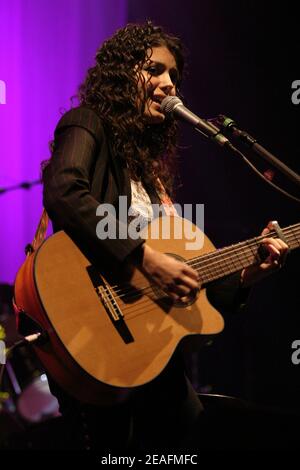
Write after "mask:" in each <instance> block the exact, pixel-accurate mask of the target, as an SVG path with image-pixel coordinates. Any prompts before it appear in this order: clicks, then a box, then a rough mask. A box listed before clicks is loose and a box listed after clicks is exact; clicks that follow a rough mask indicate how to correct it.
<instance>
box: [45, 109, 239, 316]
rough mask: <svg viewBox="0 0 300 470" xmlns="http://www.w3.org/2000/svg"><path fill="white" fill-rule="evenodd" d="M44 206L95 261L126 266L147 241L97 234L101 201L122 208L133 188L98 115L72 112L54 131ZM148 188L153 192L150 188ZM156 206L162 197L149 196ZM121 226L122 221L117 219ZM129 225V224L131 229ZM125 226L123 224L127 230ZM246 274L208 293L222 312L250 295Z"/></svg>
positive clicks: (56, 227) (88, 111)
mask: <svg viewBox="0 0 300 470" xmlns="http://www.w3.org/2000/svg"><path fill="white" fill-rule="evenodd" d="M43 181H44V193H43V202H44V207H45V209H46V210H47V212H48V214H49V217H50V218H51V219H52V223H53V228H54V231H57V230H60V229H62V230H64V231H65V232H66V233H67V234H68V235H69V236H70V237H71V238H72V239H73V241H74V242H75V243H76V244H77V245H78V246H79V248H80V249H81V251H82V252H83V253H84V254H85V256H86V257H87V258H88V259H89V260H90V261H91V262H96V263H97V262H100V263H101V264H103V262H104V261H105V260H108V261H109V262H110V263H111V262H113V261H115V262H117V263H122V262H123V261H124V260H125V259H126V257H127V256H128V255H130V254H131V253H132V252H133V250H135V249H136V248H137V247H138V246H139V245H141V244H142V243H143V242H144V240H143V239H141V238H140V239H138V240H133V239H131V238H130V237H127V239H124V240H123V239H108V238H107V239H105V240H100V239H99V238H98V237H97V234H96V226H97V223H98V222H99V220H101V219H100V218H99V216H97V215H96V209H97V207H98V206H99V204H100V203H109V204H112V205H114V206H116V207H118V198H119V196H121V195H123V196H127V204H128V207H129V206H130V204H131V187H130V179H129V174H128V171H127V168H126V165H124V163H123V162H122V161H121V159H119V158H118V157H117V156H116V155H114V153H113V151H112V148H111V145H110V143H109V141H108V139H107V137H106V135H105V131H104V128H103V125H102V123H101V120H100V118H99V117H98V115H97V114H96V113H95V112H94V111H93V110H91V109H88V108H84V107H79V108H75V109H72V110H70V111H68V112H67V113H66V114H64V116H63V117H62V118H61V120H60V121H59V123H58V125H57V127H56V129H55V133H54V151H53V155H52V158H51V160H50V161H49V163H48V165H47V166H46V168H45V170H44V173H43ZM147 189H148V188H147ZM149 196H150V199H151V201H152V202H153V203H158V202H159V199H158V197H157V195H156V194H155V192H149ZM111 217H112V219H111V220H112V221H115V222H116V224H117V225H121V224H122V222H120V221H119V220H118V214H116V218H114V216H113V215H112V216H111ZM126 227H127V225H126ZM124 228H125V227H124V226H123V229H124ZM239 278H240V273H236V274H234V275H231V276H228V277H227V278H226V279H224V280H222V281H221V282H220V281H218V282H215V283H214V284H212V285H211V286H210V288H208V289H207V293H208V296H209V298H210V300H211V301H212V303H213V304H214V305H215V306H216V307H217V308H218V309H219V310H223V311H224V310H236V309H237V308H238V307H240V305H241V303H243V302H244V299H245V298H246V296H247V290H245V289H240V288H239Z"/></svg>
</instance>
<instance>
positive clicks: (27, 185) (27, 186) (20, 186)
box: [0, 180, 41, 196]
mask: <svg viewBox="0 0 300 470" xmlns="http://www.w3.org/2000/svg"><path fill="white" fill-rule="evenodd" d="M37 184H41V180H34V181H23V183H19V184H15V185H13V186H8V187H6V188H0V196H1V194H5V193H7V192H8V191H15V190H16V189H30V188H32V186H35V185H37Z"/></svg>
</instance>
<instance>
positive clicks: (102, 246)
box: [43, 109, 144, 262]
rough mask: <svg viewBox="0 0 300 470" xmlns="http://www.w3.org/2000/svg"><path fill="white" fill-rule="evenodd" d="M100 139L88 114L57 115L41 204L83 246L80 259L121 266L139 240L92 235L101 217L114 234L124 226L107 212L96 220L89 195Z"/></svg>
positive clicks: (91, 114) (99, 130)
mask: <svg viewBox="0 0 300 470" xmlns="http://www.w3.org/2000/svg"><path fill="white" fill-rule="evenodd" d="M103 139H104V133H103V128H102V125H101V121H100V120H99V118H98V116H97V115H96V114H95V113H94V111H92V110H88V109H85V110H84V112H83V111H80V110H79V109H76V110H71V111H70V112H69V114H68V113H67V114H66V115H64V116H63V118H62V119H61V121H60V122H59V124H58V126H57V128H56V131H55V139H54V151H53V154H52V157H51V159H50V161H49V163H48V165H47V166H46V168H45V169H44V172H43V182H44V191H43V202H44V207H45V209H46V210H47V212H48V214H49V217H50V218H51V220H52V222H53V223H54V225H55V226H57V227H59V228H60V229H62V230H64V231H65V232H66V233H67V234H68V235H69V236H70V237H71V238H72V239H73V241H75V243H76V244H77V245H78V246H79V248H81V249H82V248H84V247H85V248H86V250H85V254H86V255H90V254H92V255H95V258H98V257H99V256H100V257H101V256H103V255H105V256H106V257H107V256H109V257H110V258H111V259H112V260H115V261H117V262H122V261H124V259H125V258H126V257H127V256H128V255H130V254H131V253H132V251H133V250H135V249H136V248H137V247H138V246H139V245H141V244H142V243H143V242H144V240H143V239H142V238H139V239H137V240H135V239H132V238H130V237H128V235H127V238H125V239H120V238H118V236H117V237H116V238H106V239H99V238H98V236H97V233H96V227H97V224H98V223H99V221H100V220H101V218H103V217H106V219H107V220H108V218H109V222H110V223H112V224H113V223H115V224H116V233H117V234H118V233H120V230H122V231H123V233H127V225H126V224H124V223H122V222H120V221H119V220H118V219H117V218H116V217H115V214H114V212H113V211H112V212H111V213H110V214H107V213H105V215H103V216H102V217H101V216H97V215H96V210H97V208H98V206H99V204H100V203H99V201H97V200H96V199H95V198H94V197H93V196H92V194H91V181H92V174H93V170H94V167H95V160H96V158H98V156H99V155H100V152H99V148H100V149H101V145H103ZM103 164H105V162H103ZM99 184H101V182H99ZM124 230H125V231H126V232H124ZM90 257H91V256H89V258H90ZM92 257H93V258H94V256H92Z"/></svg>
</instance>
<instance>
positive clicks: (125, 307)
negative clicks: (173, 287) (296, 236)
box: [107, 237, 264, 319]
mask: <svg viewBox="0 0 300 470" xmlns="http://www.w3.org/2000/svg"><path fill="white" fill-rule="evenodd" d="M262 238H264V237H262ZM151 286H152V285H150V286H149V285H148V286H147V287H144V288H143V289H139V293H138V294H134V295H131V297H129V298H131V299H133V298H134V297H140V295H141V294H140V292H141V290H143V291H145V290H149V291H150V292H152V287H151ZM153 286H155V287H156V288H157V289H159V287H158V286H156V285H153ZM121 290H122V289H120V291H121ZM133 291H134V292H136V291H135V290H134V289H133ZM162 293H163V295H162V296H160V297H156V299H155V300H159V299H162V298H164V297H168V299H170V297H169V296H167V294H166V293H164V292H163V291H162ZM107 294H108V296H109V297H110V300H112V301H114V300H116V299H115V298H114V297H113V296H112V294H111V293H110V292H109V291H108V290H107ZM122 296H123V295H122ZM118 297H119V298H120V297H121V296H118ZM127 300H128V297H127ZM152 303H153V301H151V299H150V298H149V297H145V298H144V300H143V301H142V302H139V304H138V306H137V307H138V308H136V309H134V308H132V307H134V306H132V305H125V306H123V307H122V308H121V311H122V312H124V311H125V310H130V312H129V313H126V314H124V316H126V317H127V319H129V315H130V314H131V313H136V312H138V309H139V308H141V307H142V308H143V309H144V307H145V304H149V305H150V304H151V305H152Z"/></svg>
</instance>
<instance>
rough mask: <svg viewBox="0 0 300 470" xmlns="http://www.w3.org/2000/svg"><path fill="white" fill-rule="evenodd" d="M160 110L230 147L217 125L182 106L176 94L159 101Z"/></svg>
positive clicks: (218, 142)
mask: <svg viewBox="0 0 300 470" xmlns="http://www.w3.org/2000/svg"><path fill="white" fill-rule="evenodd" d="M160 110H161V112H162V113H163V114H165V115H169V114H170V115H172V116H174V117H175V118H178V119H181V120H183V121H186V122H188V123H189V124H191V125H192V126H193V127H194V128H195V129H196V130H197V131H199V132H201V134H203V135H204V136H205V137H207V138H209V139H211V140H213V141H214V142H216V143H217V144H218V145H221V146H222V147H223V146H229V147H230V148H231V147H232V146H231V143H230V142H229V140H228V139H227V137H225V136H224V135H223V134H221V132H220V129H219V128H218V127H217V126H215V125H214V124H212V123H210V122H208V121H206V120H205V119H201V118H200V117H199V116H196V114H194V113H192V111H190V110H189V109H188V108H186V107H185V106H184V104H183V102H182V101H181V99H179V98H178V96H166V98H164V99H163V100H162V102H161V105H160Z"/></svg>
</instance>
